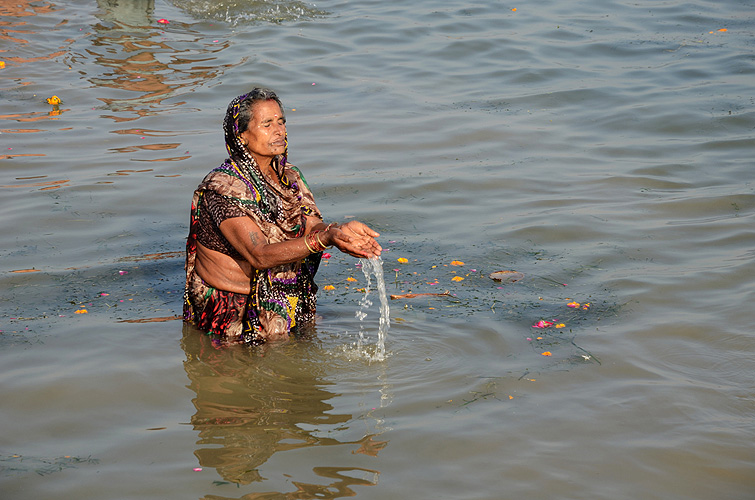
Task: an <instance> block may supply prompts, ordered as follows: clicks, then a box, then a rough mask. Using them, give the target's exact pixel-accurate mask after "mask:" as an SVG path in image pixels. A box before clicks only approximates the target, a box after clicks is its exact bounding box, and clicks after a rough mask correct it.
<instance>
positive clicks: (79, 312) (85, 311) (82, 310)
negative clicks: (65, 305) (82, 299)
mask: <svg viewBox="0 0 755 500" xmlns="http://www.w3.org/2000/svg"><path fill="white" fill-rule="evenodd" d="M88 313H89V311H87V310H86V309H79V310H78V311H76V314H88Z"/></svg>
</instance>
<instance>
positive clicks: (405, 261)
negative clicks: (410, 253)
mask: <svg viewBox="0 0 755 500" xmlns="http://www.w3.org/2000/svg"><path fill="white" fill-rule="evenodd" d="M398 262H399V264H406V263H408V262H409V259H406V258H404V257H399V258H398Z"/></svg>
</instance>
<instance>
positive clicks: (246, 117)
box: [237, 87, 285, 134]
mask: <svg viewBox="0 0 755 500" xmlns="http://www.w3.org/2000/svg"><path fill="white" fill-rule="evenodd" d="M239 99H240V102H239V108H238V113H239V114H238V119H237V120H238V121H237V123H238V131H237V133H239V134H240V133H241V132H244V131H245V130H246V129H247V128H248V127H249V123H250V122H251V121H252V120H253V119H254V105H255V104H257V103H258V102H263V101H275V102H276V103H278V106H279V107H280V109H281V113H282V114H283V116H284V117H285V112H284V111H283V103H282V102H281V100H280V99H279V98H278V94H276V93H275V91H273V90H271V89H266V88H260V87H257V88H254V89H252V90H251V92H249V93H247V94H245V95H243V96H239Z"/></svg>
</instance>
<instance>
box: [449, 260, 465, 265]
mask: <svg viewBox="0 0 755 500" xmlns="http://www.w3.org/2000/svg"><path fill="white" fill-rule="evenodd" d="M451 265H452V266H463V265H464V263H463V262H462V261H460V260H454V261H451Z"/></svg>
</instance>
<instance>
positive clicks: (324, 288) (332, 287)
mask: <svg viewBox="0 0 755 500" xmlns="http://www.w3.org/2000/svg"><path fill="white" fill-rule="evenodd" d="M322 289H323V290H335V289H336V287H334V286H333V285H325V286H324V287H322Z"/></svg>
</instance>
